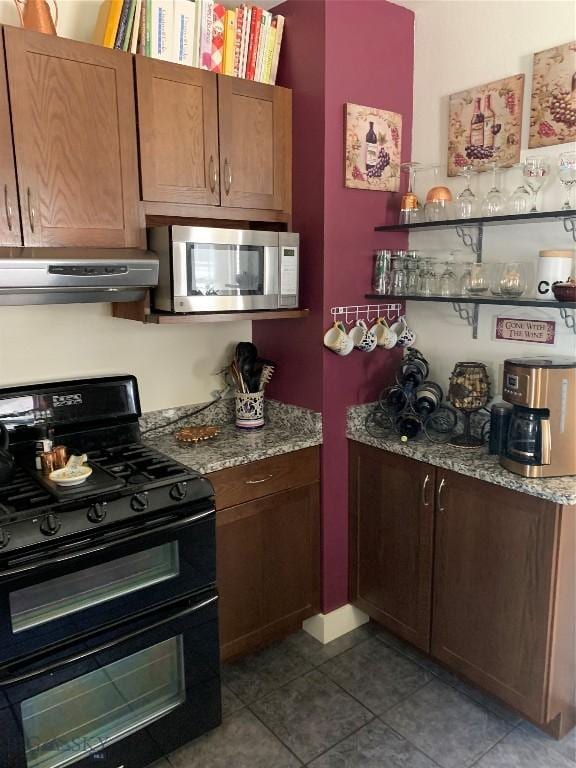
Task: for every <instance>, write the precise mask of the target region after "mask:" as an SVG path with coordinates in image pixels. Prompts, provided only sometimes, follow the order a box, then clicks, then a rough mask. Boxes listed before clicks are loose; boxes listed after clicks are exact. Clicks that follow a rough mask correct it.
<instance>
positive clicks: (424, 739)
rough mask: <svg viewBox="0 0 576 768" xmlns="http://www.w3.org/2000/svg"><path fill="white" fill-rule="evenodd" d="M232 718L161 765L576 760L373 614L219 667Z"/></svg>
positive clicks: (571, 751)
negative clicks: (342, 631)
mask: <svg viewBox="0 0 576 768" xmlns="http://www.w3.org/2000/svg"><path fill="white" fill-rule="evenodd" d="M222 679H223V689H222V691H223V709H224V722H223V724H222V725H221V726H220V727H219V728H217V729H216V730H214V731H212V732H210V733H208V734H206V735H205V736H202V737H200V738H199V739H197V740H196V741H193V742H191V743H190V744H188V745H186V746H185V747H182V749H180V750H178V751H177V752H174V753H173V754H172V755H170V757H169V760H167V761H162V762H160V763H157V764H156V765H155V766H154V767H153V768H293V767H294V768H296V767H297V766H302V765H310V766H312V768H470V766H475V768H576V729H575V730H574V731H573V732H572V733H571V734H569V735H568V736H567V737H566V738H565V739H563V741H561V742H556V741H554V740H553V739H550V738H548V737H547V736H545V735H544V734H542V733H541V732H540V731H538V730H537V729H536V728H533V727H532V726H531V725H529V724H528V723H525V722H524V721H522V720H521V719H520V718H519V717H518V716H517V715H515V714H514V713H513V712H511V711H510V710H508V709H506V708H505V707H504V706H503V705H502V704H500V703H499V702H497V701H495V700H494V699H492V698H491V697H489V696H487V695H485V694H482V693H480V692H479V691H477V690H476V689H474V688H472V687H470V686H468V685H466V684H465V683H463V682H461V681H460V680H458V679H457V678H456V677H454V676H453V675H451V674H449V673H448V672H446V671H445V670H444V669H442V668H441V667H440V666H438V665H436V664H434V662H432V661H431V660H429V659H428V658H426V657H425V656H423V655H421V654H420V653H419V652H418V651H416V650H415V649H414V648H412V647H411V646H408V645H405V644H404V643H403V642H402V641H400V640H398V639H397V638H395V637H394V636H392V635H390V634H388V633H386V632H384V631H382V630H380V629H379V628H377V627H376V626H375V625H372V624H370V625H365V626H363V627H360V628H359V629H357V630H355V631H354V632H350V633H349V634H348V635H345V636H344V637H341V638H339V639H338V640H335V641H334V642H332V643H330V644H328V645H321V644H320V643H318V642H317V641H316V640H314V639H313V638H312V637H310V636H309V635H307V634H306V633H305V632H299V633H298V634H296V635H293V636H292V637H290V638H288V639H287V640H285V641H283V642H282V643H279V644H277V645H275V646H272V647H271V648H268V649H266V650H264V651H260V652H259V653H256V654H254V655H252V656H249V657H247V658H245V659H242V660H241V661H239V662H237V663H236V664H229V665H227V666H225V667H224V669H223V675H222Z"/></svg>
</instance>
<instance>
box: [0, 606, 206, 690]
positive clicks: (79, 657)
mask: <svg viewBox="0 0 576 768" xmlns="http://www.w3.org/2000/svg"><path fill="white" fill-rule="evenodd" d="M217 600H218V595H213V596H212V597H209V598H208V599H207V600H201V601H200V602H199V603H195V604H194V605H190V606H188V607H187V608H183V609H182V610H180V611H176V612H175V613H171V614H170V616H166V618H164V619H160V621H155V622H154V623H153V624H147V625H146V626H145V627H141V628H140V629H135V630H134V631H133V632H128V634H126V635H122V637H119V638H117V639H116V640H110V642H108V643H102V644H101V645H97V646H96V647H95V648H91V649H90V650H89V651H84V652H83V653H75V654H74V655H73V656H68V657H67V658H65V659H60V660H59V661H56V662H54V663H53V664H49V665H48V666H46V667H41V668H40V669H34V670H32V671H30V672H26V673H24V674H23V675H13V676H12V677H2V669H1V668H0V685H14V684H15V683H23V682H25V681H27V680H32V679H33V678H35V677H39V676H41V675H47V674H50V673H51V672H54V671H55V670H57V669H60V668H61V667H65V666H68V665H69V664H74V663H75V662H77V661H83V660H84V659H89V658H90V657H91V656H95V655H96V654H98V653H102V652H103V651H109V650H111V649H112V648H116V647H117V646H118V645H122V643H126V642H128V641H129V640H133V639H134V638H136V637H139V636H140V635H144V634H146V632H150V631H151V630H152V629H157V628H158V627H162V626H163V625H164V624H168V623H169V622H170V621H174V620H175V619H181V618H183V617H184V616H189V615H190V614H191V613H196V611H201V610H202V608H206V607H207V606H208V605H211V604H212V603H215V602H216V601H217Z"/></svg>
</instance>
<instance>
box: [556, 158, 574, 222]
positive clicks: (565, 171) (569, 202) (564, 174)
mask: <svg viewBox="0 0 576 768" xmlns="http://www.w3.org/2000/svg"><path fill="white" fill-rule="evenodd" d="M558 178H559V179H560V182H561V183H562V184H563V185H564V186H565V187H566V202H565V203H564V205H563V206H562V210H563V211H570V210H572V208H576V201H573V199H572V198H573V196H572V191H573V189H574V186H575V185H576V152H562V154H561V155H560V157H559V158H558Z"/></svg>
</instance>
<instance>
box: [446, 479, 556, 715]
mask: <svg viewBox="0 0 576 768" xmlns="http://www.w3.org/2000/svg"><path fill="white" fill-rule="evenodd" d="M437 482H438V486H437V487H438V491H437V503H436V510H437V511H436V517H437V522H436V553H435V573H434V612H433V626H432V652H433V654H434V656H436V657H437V658H438V659H440V660H441V661H443V662H445V663H446V664H448V665H449V666H450V667H452V668H453V669H454V670H456V671H458V672H461V673H462V674H464V675H465V676H466V677H467V678H469V679H470V680H471V681H472V682H475V683H477V684H478V685H480V686H482V687H483V688H485V689H486V690H488V691H490V692H492V693H494V694H496V695H497V696H499V697H500V698H501V699H503V700H504V701H506V702H508V703H509V704H510V705H512V706H513V707H515V708H517V709H518V710H520V711H521V712H523V713H525V714H526V715H528V716H529V717H532V718H534V719H535V720H537V721H543V720H544V714H545V713H544V708H545V689H546V680H547V675H548V658H549V634H550V622H551V603H552V600H551V595H552V591H553V585H554V570H555V550H556V536H557V526H558V508H557V507H556V505H554V504H551V503H549V502H546V501H543V500H540V499H538V498H536V497H534V496H528V495H526V494H523V493H516V492H514V491H511V490H508V489H506V488H501V487H498V486H496V485H492V484H490V483H484V482H482V481H480V480H475V479H472V478H469V477H464V476H462V475H458V474H455V473H453V472H447V471H442V472H440V471H439V472H438V481H437Z"/></svg>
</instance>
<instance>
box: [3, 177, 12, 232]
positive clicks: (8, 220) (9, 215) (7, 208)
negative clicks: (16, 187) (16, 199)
mask: <svg viewBox="0 0 576 768" xmlns="http://www.w3.org/2000/svg"><path fill="white" fill-rule="evenodd" d="M4 209H5V211H6V224H7V225H8V231H9V232H12V206H11V205H10V203H9V202H8V185H7V184H4Z"/></svg>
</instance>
